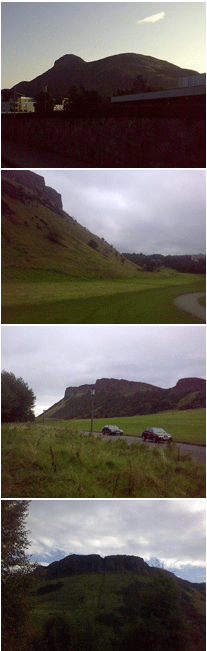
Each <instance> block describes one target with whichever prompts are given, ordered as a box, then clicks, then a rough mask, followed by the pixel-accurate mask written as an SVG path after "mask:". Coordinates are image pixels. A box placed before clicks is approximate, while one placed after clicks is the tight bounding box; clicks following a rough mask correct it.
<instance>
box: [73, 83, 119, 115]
mask: <svg viewBox="0 0 207 651" xmlns="http://www.w3.org/2000/svg"><path fill="white" fill-rule="evenodd" d="M108 104H109V102H107V99H106V98H104V97H102V96H101V95H100V94H99V93H98V92H97V91H96V90H85V88H84V86H78V84H72V86H71V87H70V89H69V93H68V98H67V99H66V100H65V101H64V110H65V111H67V112H68V113H70V115H71V116H76V117H77V116H87V115H88V116H90V115H93V114H94V113H96V112H97V111H99V110H101V109H103V108H104V107H106V106H108Z"/></svg>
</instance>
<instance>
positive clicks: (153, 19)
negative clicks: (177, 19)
mask: <svg viewBox="0 0 207 651" xmlns="http://www.w3.org/2000/svg"><path fill="white" fill-rule="evenodd" d="M164 17H165V12H164V11H160V13H159V14H153V16H148V17H147V18H143V19H142V20H137V25H142V23H157V21H158V20H162V19H163V18H164Z"/></svg>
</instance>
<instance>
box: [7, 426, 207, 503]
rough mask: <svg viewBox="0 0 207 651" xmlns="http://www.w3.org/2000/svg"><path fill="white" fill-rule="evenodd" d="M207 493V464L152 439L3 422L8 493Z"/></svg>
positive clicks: (57, 495)
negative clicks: (151, 445)
mask: <svg viewBox="0 0 207 651" xmlns="http://www.w3.org/2000/svg"><path fill="white" fill-rule="evenodd" d="M195 496H196V497H205V465H204V464H200V463H196V462H194V461H192V459H191V457H190V455H180V453H179V450H178V449H177V447H176V446H175V445H174V444H172V445H169V446H167V447H165V449H164V448H163V447H158V446H156V447H154V448H153V449H149V448H148V446H147V445H146V444H142V445H137V444H132V445H128V444H127V442H126V441H124V440H122V439H118V440H117V441H114V442H113V444H112V441H111V440H109V441H104V440H102V439H99V437H94V436H88V435H84V434H83V433H81V431H80V430H78V429H77V430H76V429H75V428H72V426H71V423H67V424H64V425H63V424H61V425H59V423H58V424H54V423H51V424H48V423H46V424H45V425H41V424H36V423H35V424H29V425H28V424H22V425H19V424H13V425H3V427H2V497H12V498H15V497H19V498H23V497H27V498H29V497H30V498H32V497H33V498H38V497H44V498H60V497H63V498H66V497H71V498H76V497H79V498H80V497H81V498H92V497H95V498H96V497H105V498H111V497H131V498H135V497H141V498H142V497H183V498H185V497H195Z"/></svg>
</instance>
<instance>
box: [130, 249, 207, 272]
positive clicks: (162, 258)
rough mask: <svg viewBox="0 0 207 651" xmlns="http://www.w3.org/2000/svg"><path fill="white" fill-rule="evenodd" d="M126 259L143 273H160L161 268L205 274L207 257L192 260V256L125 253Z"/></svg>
mask: <svg viewBox="0 0 207 651" xmlns="http://www.w3.org/2000/svg"><path fill="white" fill-rule="evenodd" d="M123 255H124V256H125V258H127V259H128V260H130V261H131V262H134V264H136V265H137V266H138V267H141V269H142V270H143V271H159V269H160V267H168V268H171V269H175V270H176V271H179V272H181V273H191V274H205V273H206V257H205V256H204V257H201V258H199V257H198V258H197V259H196V260H195V259H192V256H191V255H162V254H161V253H153V254H149V255H145V254H144V253H123Z"/></svg>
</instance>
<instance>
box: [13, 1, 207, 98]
mask: <svg viewBox="0 0 207 651" xmlns="http://www.w3.org/2000/svg"><path fill="white" fill-rule="evenodd" d="M106 6H107V11H106ZM22 24H24V39H22ZM205 24H206V21H205V3H203V2H192V3H191V2H187V3H186V2H179V3H174V2H169V3H168V2H162V3H157V2H151V3H143V2H137V3H133V2H129V3H128V2H123V3H122V2H117V3H116V2H109V3H107V5H106V3H104V2H100V3H99V2H92V3H90V2H84V3H73V2H67V3H64V2H60V3H57V2H52V3H44V2H40V3H38V2H32V3H29V2H24V3H18V2H7V3H6V2H3V3H2V19H1V25H2V28H1V32H2V88H11V87H13V86H14V85H16V84H17V83H19V82H21V81H23V80H27V81H29V80H32V79H34V78H36V77H37V76H39V75H41V74H43V72H45V71H46V70H47V69H51V68H52V67H53V65H54V62H55V61H57V60H58V59H59V58H61V57H62V56H64V55H65V54H66V53H67V52H71V53H73V54H74V55H75V56H79V57H80V58H82V59H83V60H84V61H87V62H90V61H97V60H101V59H103V58H106V57H108V56H114V55H116V54H119V53H128V52H134V53H138V54H143V55H145V56H152V57H154V58H157V59H160V60H163V61H167V62H169V63H172V64H174V65H177V66H179V67H180V68H185V69H188V70H193V71H195V72H198V73H200V74H201V73H203V72H205V71H206V59H205ZM54 25H55V34H56V38H55V39H51V33H53V31H54ZM31 43H32V46H31ZM34 52H35V57H34Z"/></svg>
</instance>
